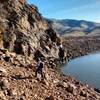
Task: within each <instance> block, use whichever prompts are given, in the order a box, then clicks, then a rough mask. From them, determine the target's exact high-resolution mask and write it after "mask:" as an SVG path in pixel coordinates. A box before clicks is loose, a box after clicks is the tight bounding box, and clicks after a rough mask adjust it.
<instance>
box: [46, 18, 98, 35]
mask: <svg viewBox="0 0 100 100" xmlns="http://www.w3.org/2000/svg"><path fill="white" fill-rule="evenodd" d="M47 21H48V22H49V23H50V24H51V25H52V28H53V29H54V30H56V31H57V32H58V33H59V34H61V35H64V36H70V35H71V36H84V35H99V34H100V23H95V22H89V21H85V20H71V19H64V20H63V19H62V20H57V19H47Z"/></svg>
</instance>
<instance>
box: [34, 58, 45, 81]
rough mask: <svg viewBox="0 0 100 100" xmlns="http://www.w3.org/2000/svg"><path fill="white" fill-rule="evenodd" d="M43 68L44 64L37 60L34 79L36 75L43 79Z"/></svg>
mask: <svg viewBox="0 0 100 100" xmlns="http://www.w3.org/2000/svg"><path fill="white" fill-rule="evenodd" d="M43 67H44V62H43V60H42V59H39V61H38V63H37V69H36V72H35V77H37V74H38V73H39V74H41V78H42V79H43Z"/></svg>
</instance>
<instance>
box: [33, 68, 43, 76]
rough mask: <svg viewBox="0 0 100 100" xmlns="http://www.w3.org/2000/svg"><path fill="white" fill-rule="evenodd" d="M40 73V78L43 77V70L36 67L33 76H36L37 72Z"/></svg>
mask: <svg viewBox="0 0 100 100" xmlns="http://www.w3.org/2000/svg"><path fill="white" fill-rule="evenodd" d="M38 73H39V74H41V78H43V71H42V69H38V68H37V69H36V72H35V77H37V74H38Z"/></svg>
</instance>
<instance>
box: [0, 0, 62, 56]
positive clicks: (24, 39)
mask: <svg viewBox="0 0 100 100" xmlns="http://www.w3.org/2000/svg"><path fill="white" fill-rule="evenodd" d="M59 39H60V38H59V36H58V35H57V34H56V33H55V32H54V30H52V29H51V28H50V25H49V24H48V23H47V22H46V21H45V20H44V19H43V17H42V16H41V14H40V13H39V12H38V8H37V7H36V6H34V5H29V4H27V3H26V1H25V0H1V1H0V46H1V48H5V49H7V50H8V51H10V52H15V53H17V54H21V55H26V56H33V55H34V53H35V51H36V50H39V51H40V52H41V51H42V52H41V53H42V54H44V53H46V54H47V55H48V54H49V55H50V54H51V55H53V54H52V52H51V51H53V50H54V48H53V45H54V44H56V45H58V44H59V43H58V42H59ZM57 41H58V42H57ZM50 46H51V47H50ZM52 48H53V50H50V49H52ZM44 55H45V54H44Z"/></svg>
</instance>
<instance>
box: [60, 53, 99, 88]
mask: <svg viewBox="0 0 100 100" xmlns="http://www.w3.org/2000/svg"><path fill="white" fill-rule="evenodd" d="M61 71H62V72H63V73H64V74H66V75H70V76H73V77H75V78H76V79H77V80H79V81H81V82H83V83H87V84H89V85H90V86H92V87H96V88H99V89H100V53H97V54H91V55H87V56H83V57H80V58H76V59H73V60H71V61H70V62H68V64H64V65H63V67H62V69H61Z"/></svg>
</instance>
